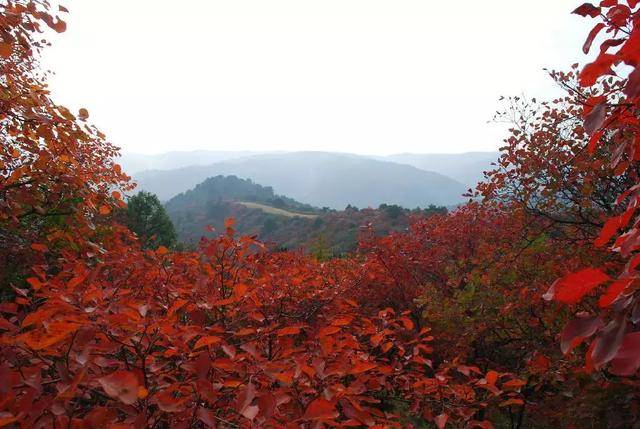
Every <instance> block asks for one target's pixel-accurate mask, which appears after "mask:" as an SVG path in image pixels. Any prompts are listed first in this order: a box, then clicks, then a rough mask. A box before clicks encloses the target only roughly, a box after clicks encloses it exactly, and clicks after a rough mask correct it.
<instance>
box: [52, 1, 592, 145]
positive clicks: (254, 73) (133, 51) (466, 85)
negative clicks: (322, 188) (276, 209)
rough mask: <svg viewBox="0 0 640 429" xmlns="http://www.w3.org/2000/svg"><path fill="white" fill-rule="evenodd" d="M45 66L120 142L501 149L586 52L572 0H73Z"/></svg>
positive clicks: (64, 96) (56, 87)
mask: <svg viewBox="0 0 640 429" xmlns="http://www.w3.org/2000/svg"><path fill="white" fill-rule="evenodd" d="M62 3H63V4H65V5H66V6H67V7H68V9H69V10H70V14H69V15H68V16H67V17H66V20H67V24H68V29H67V32H65V33H63V34H62V35H61V36H59V37H55V38H54V39H53V43H54V46H53V47H52V48H50V49H49V51H48V52H47V53H46V54H45V58H44V64H45V65H46V66H47V68H50V69H52V70H54V71H55V73H56V74H55V76H54V77H52V79H51V81H50V82H51V88H52V92H53V95H54V98H55V100H56V101H57V102H59V103H61V104H65V105H67V106H69V107H70V108H73V109H78V108H80V107H86V108H87V109H89V112H90V114H91V121H92V122H93V123H95V124H96V125H97V126H98V127H99V128H100V129H101V130H102V131H103V132H105V133H106V134H107V135H108V136H109V138H110V140H111V141H113V142H114V143H115V144H117V145H118V146H120V147H122V148H123V150H124V151H128V152H143V153H158V152H165V151H169V150H191V149H212V150H259V151H265V150H327V151H342V152H355V153H363V154H390V153H397V152H422V153H427V152H465V151H474V150H494V149H496V148H498V147H499V146H500V144H501V139H502V138H503V137H504V131H503V129H502V128H501V126H498V125H495V124H487V121H488V120H490V119H491V117H492V115H493V113H494V112H495V110H496V109H497V108H498V107H499V103H498V97H499V96H500V95H518V94H521V93H524V94H527V95H530V96H538V97H541V96H542V97H544V96H552V95H554V94H557V89H556V88H555V86H554V85H553V83H552V82H551V80H550V79H549V78H548V77H547V75H546V74H545V72H544V71H543V70H542V69H543V67H549V68H554V67H555V68H566V67H567V66H568V65H570V64H571V63H572V62H575V61H578V60H580V61H581V62H584V58H582V56H581V54H580V48H581V46H582V42H583V40H584V38H585V36H586V33H587V32H588V30H589V28H590V27H589V24H591V23H590V22H589V20H585V19H583V18H580V17H578V16H576V15H570V12H571V10H573V9H574V8H575V7H576V6H577V5H578V4H579V3H581V2H580V1H578V0H576V1H574V0H536V1H531V0H484V1H476V0H458V1H433V0H421V1H414V0H314V1H308V0H289V1H283V0H225V1H219V0H180V1H176V0H171V1H169V0H66V1H63V2H62Z"/></svg>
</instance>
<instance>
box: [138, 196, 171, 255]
mask: <svg viewBox="0 0 640 429" xmlns="http://www.w3.org/2000/svg"><path fill="white" fill-rule="evenodd" d="M126 223H127V226H128V227H129V229H130V230H131V231H133V232H135V233H136V234H137V235H138V238H139V239H140V241H141V242H142V244H143V246H144V247H149V248H154V249H155V248H157V247H158V246H165V247H169V248H172V247H175V246H176V243H177V240H176V232H175V229H174V228H173V223H171V219H170V218H169V216H168V215H167V212H166V211H165V209H164V207H163V206H162V204H161V203H160V200H159V199H158V197H157V196H156V195H155V194H152V193H149V192H145V191H140V192H139V193H138V194H136V195H134V196H132V197H130V198H129V200H128V201H127V220H126Z"/></svg>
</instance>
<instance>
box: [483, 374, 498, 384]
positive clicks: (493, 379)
mask: <svg viewBox="0 0 640 429" xmlns="http://www.w3.org/2000/svg"><path fill="white" fill-rule="evenodd" d="M485 380H487V384H488V385H489V386H495V384H496V381H498V373H497V372H495V371H489V372H487V375H486V376H485Z"/></svg>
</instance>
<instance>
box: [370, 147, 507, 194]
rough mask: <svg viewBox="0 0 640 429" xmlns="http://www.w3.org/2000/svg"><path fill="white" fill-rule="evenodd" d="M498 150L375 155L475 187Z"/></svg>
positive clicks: (497, 153) (494, 160) (495, 159)
mask: <svg viewBox="0 0 640 429" xmlns="http://www.w3.org/2000/svg"><path fill="white" fill-rule="evenodd" d="M499 156H500V152H466V153H456V154H449V153H447V154H439V153H432V154H421V153H399V154H395V155H389V156H384V157H376V159H381V160H385V161H392V162H397V163H401V164H407V165H411V166H413V167H416V168H420V169H422V170H428V171H435V172H436V173H440V174H444V175H445V176H449V177H451V178H453V179H455V180H457V181H459V182H462V183H464V184H465V185H467V187H469V188H475V186H476V184H477V183H478V182H480V181H481V180H482V179H483V174H482V173H483V172H484V171H488V170H492V169H493V167H492V165H491V163H492V162H496V161H497V160H498V157H499Z"/></svg>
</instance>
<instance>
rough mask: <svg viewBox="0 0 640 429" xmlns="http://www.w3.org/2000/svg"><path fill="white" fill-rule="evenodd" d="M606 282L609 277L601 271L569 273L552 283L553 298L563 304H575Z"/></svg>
mask: <svg viewBox="0 0 640 429" xmlns="http://www.w3.org/2000/svg"><path fill="white" fill-rule="evenodd" d="M607 280H609V276H608V275H606V274H605V273H604V272H602V271H601V270H599V269H596V268H586V269H584V270H582V271H578V272H576V273H571V274H569V275H568V276H565V277H563V278H562V279H560V280H558V281H557V282H556V283H554V285H553V286H552V288H553V298H554V299H555V300H556V301H560V302H564V303H565V304H575V303H577V302H578V301H580V300H581V299H582V297H583V296H585V295H586V294H587V293H589V292H590V291H591V290H593V289H594V288H596V287H597V286H598V285H600V284H601V283H604V282H605V281H607ZM550 292H551V290H550Z"/></svg>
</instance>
